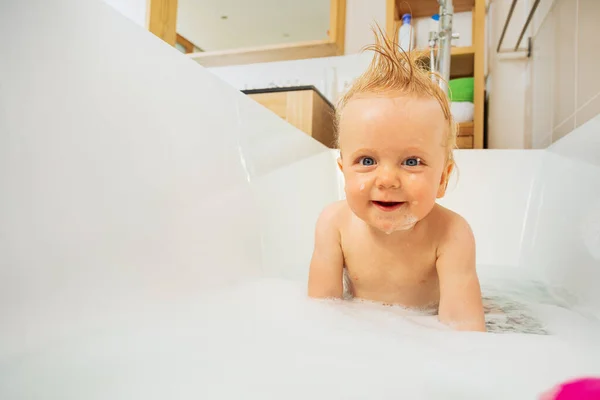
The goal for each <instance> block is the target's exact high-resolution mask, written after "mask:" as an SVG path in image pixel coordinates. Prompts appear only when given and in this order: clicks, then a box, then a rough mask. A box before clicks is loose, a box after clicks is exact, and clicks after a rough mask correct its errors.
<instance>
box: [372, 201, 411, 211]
mask: <svg viewBox="0 0 600 400" xmlns="http://www.w3.org/2000/svg"><path fill="white" fill-rule="evenodd" d="M373 204H374V205H375V206H376V207H377V208H379V209H380V210H383V211H394V210H397V209H398V208H400V207H401V206H402V204H404V202H403V201H376V200H373Z"/></svg>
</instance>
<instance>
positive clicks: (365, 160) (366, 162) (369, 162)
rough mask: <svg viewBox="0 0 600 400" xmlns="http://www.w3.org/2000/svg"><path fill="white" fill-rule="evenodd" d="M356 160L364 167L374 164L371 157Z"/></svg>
mask: <svg viewBox="0 0 600 400" xmlns="http://www.w3.org/2000/svg"><path fill="white" fill-rule="evenodd" d="M358 162H359V163H360V164H361V165H364V166H365V167H370V166H371V165H375V160H373V159H372V158H371V157H362V158H361V159H360V160H359V161H358Z"/></svg>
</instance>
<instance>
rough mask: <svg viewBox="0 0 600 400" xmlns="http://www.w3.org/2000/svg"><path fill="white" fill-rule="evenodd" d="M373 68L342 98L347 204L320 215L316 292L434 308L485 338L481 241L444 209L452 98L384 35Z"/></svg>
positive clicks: (452, 136) (313, 273)
mask: <svg viewBox="0 0 600 400" xmlns="http://www.w3.org/2000/svg"><path fill="white" fill-rule="evenodd" d="M370 49H371V50H373V51H374V52H375V56H374V58H373V60H372V62H371V65H370V66H369V68H368V69H367V70H366V71H365V72H364V73H363V74H362V75H361V76H360V77H359V78H358V79H357V80H356V82H355V83H354V84H353V85H352V86H351V88H350V89H349V90H348V92H347V93H346V94H345V96H344V97H343V98H342V99H341V100H340V102H339V106H338V110H337V116H336V118H337V123H338V146H339V150H340V158H339V159H338V165H339V168H340V169H341V171H342V172H343V174H344V178H345V193H346V200H343V201H340V202H336V203H334V204H331V205H329V206H327V207H326V208H325V209H324V210H323V211H322V213H321V215H320V216H319V219H318V221H317V225H316V232H315V246H314V251H313V255H312V260H311V264H310V272H309V280H308V294H309V296H310V297H313V298H332V297H333V298H342V296H343V292H344V282H343V281H344V278H347V282H348V286H349V289H350V290H351V292H352V295H353V296H354V297H356V298H361V299H366V300H372V301H377V302H383V303H388V304H398V305H402V306H405V307H411V308H420V309H424V308H434V309H436V310H437V313H438V317H439V320H440V321H441V322H442V323H445V324H447V325H449V326H451V327H453V328H455V329H457V330H470V331H485V320H484V312H483V306H482V300H481V290H480V285H479V279H478V277H477V273H476V270H475V240H474V238H473V233H472V231H471V228H470V226H469V225H468V223H467V222H466V221H465V220H464V219H463V218H462V217H461V216H460V215H458V214H456V213H454V212H452V211H450V210H448V209H446V208H444V207H442V206H440V205H438V204H436V198H440V197H442V196H443V195H444V193H445V191H446V186H447V183H448V178H449V175H450V174H451V172H452V169H453V167H454V161H453V157H452V148H453V147H454V144H455V140H456V127H455V123H454V120H453V118H452V115H451V113H450V105H449V101H448V99H447V96H446V95H445V93H444V92H443V91H442V90H441V89H440V88H439V86H438V85H437V83H436V82H434V81H433V80H432V77H431V75H430V73H429V72H427V71H425V70H422V69H420V67H419V65H418V64H417V61H416V58H415V57H414V56H412V55H407V54H405V53H402V52H400V51H399V50H397V49H396V46H395V44H394V43H392V42H390V41H389V40H388V39H387V38H386V37H383V35H381V33H379V35H378V36H377V43H376V44H375V45H373V46H371V47H370Z"/></svg>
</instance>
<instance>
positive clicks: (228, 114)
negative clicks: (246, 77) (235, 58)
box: [0, 0, 334, 354]
mask: <svg viewBox="0 0 600 400" xmlns="http://www.w3.org/2000/svg"><path fill="white" fill-rule="evenodd" d="M0 7H1V11H0V38H2V39H1V40H0V54H2V62H1V63H0V88H1V89H0V90H1V92H0V93H1V97H0V116H1V118H0V130H1V134H0V191H1V192H2V199H1V203H0V204H1V207H0V221H2V223H0V238H2V239H1V240H0V265H2V269H1V270H0V274H1V275H0V320H2V321H3V329H2V330H0V335H1V336H0V354H5V353H6V352H11V353H14V352H19V351H20V350H23V349H26V348H31V347H34V346H37V345H43V343H45V342H47V341H50V340H53V339H57V338H60V337H71V336H73V337H74V336H76V335H77V334H79V333H81V332H83V331H84V330H88V329H94V328H95V327H99V326H105V325H106V324H107V323H108V321H111V320H112V321H115V320H120V319H123V318H125V315H133V314H135V313H136V312H139V311H140V309H142V308H145V307H150V306H151V304H155V303H158V302H165V301H169V300H170V299H174V298H176V297H182V296H188V295H190V294H193V293H197V292H198V291H199V290H202V289H203V288H205V287H207V286H211V287H214V286H215V285H219V284H222V283H225V282H230V281H233V280H240V279H247V278H248V277H250V276H257V275H259V274H261V273H262V266H261V261H262V255H261V233H260V227H261V222H260V221H259V216H260V214H259V213H258V212H257V210H258V208H257V205H256V200H257V199H256V198H255V196H254V195H253V189H252V186H251V181H252V179H253V178H254V176H257V175H261V174H267V173H269V172H270V171H272V170H274V169H277V168H279V167H281V166H282V165H286V166H289V165H290V164H293V163H294V162H295V161H299V160H302V159H304V158H307V157H311V156H313V155H315V154H319V153H322V154H325V155H326V156H329V152H328V150H327V149H326V148H325V147H324V146H322V145H320V144H319V143H317V142H316V141H314V140H312V139H310V138H309V137H307V135H305V134H303V133H301V132H299V131H298V130H297V129H295V128H293V127H291V126H290V125H289V124H287V123H285V122H284V121H282V120H281V119H280V118H278V117H277V116H275V115H273V114H272V113H271V112H269V111H267V110H265V109H263V108H262V107H260V106H258V105H257V104H256V103H255V102H254V101H253V100H251V99H249V98H247V97H246V96H244V95H243V94H241V93H239V92H238V91H237V90H235V89H234V88H232V87H231V86H229V85H227V84H226V83H224V82H221V81H220V80H218V79H216V78H215V77H214V76H213V75H212V74H210V73H208V72H207V71H206V70H204V69H203V68H202V67H201V66H200V65H198V64H197V63H195V62H193V61H192V60H190V59H188V58H187V57H185V56H184V55H182V54H181V53H179V52H178V51H177V50H175V49H174V48H172V47H170V46H168V45H166V44H165V43H164V42H162V41H161V40H160V39H158V38H156V37H155V36H154V35H152V34H150V33H149V32H147V31H145V30H144V29H143V28H141V27H138V26H135V25H134V24H132V23H131V22H130V21H128V20H127V19H126V18H124V17H122V16H121V15H118V13H117V11H115V10H114V9H112V8H111V7H109V6H108V5H106V4H104V3H103V2H100V1H92V0H89V1H85V2H81V1H75V0H57V1H53V2H52V4H50V3H49V2H46V1H44V0H37V1H36V0H27V1H21V2H10V3H8V4H7V3H6V2H3V3H1V4H0ZM32 26H35V29H34V30H32V29H31V27H32ZM32 49H33V50H35V51H33V50H32ZM310 167H312V166H309V167H306V169H307V172H306V173H305V180H304V181H302V182H286V181H284V182H281V183H280V184H279V186H278V190H280V191H283V192H285V193H286V194H287V195H288V196H297V197H300V196H302V195H303V194H305V193H307V189H308V188H310V187H312V183H311V174H314V175H315V176H317V175H318V176H320V174H319V171H315V170H314V168H312V169H311V168H310ZM300 169H301V168H300ZM332 176H334V174H333V172H332ZM314 202H318V200H314ZM325 202H326V199H324V200H322V205H324V204H325ZM284 222H285V220H284Z"/></svg>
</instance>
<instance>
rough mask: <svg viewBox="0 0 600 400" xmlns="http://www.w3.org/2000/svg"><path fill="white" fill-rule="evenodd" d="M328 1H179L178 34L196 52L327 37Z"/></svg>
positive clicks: (315, 39)
mask: <svg viewBox="0 0 600 400" xmlns="http://www.w3.org/2000/svg"><path fill="white" fill-rule="evenodd" d="M329 13H330V6H329V2H328V1H326V0H178V9H177V33H178V34H179V35H180V36H181V37H183V38H185V39H186V40H188V41H189V42H191V43H193V45H194V47H195V48H196V51H195V52H212V51H223V50H234V49H242V48H254V47H262V46H272V45H282V44H291V43H295V42H309V41H318V40H327V39H328V38H329V37H328V32H327V31H328V30H329Z"/></svg>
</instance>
